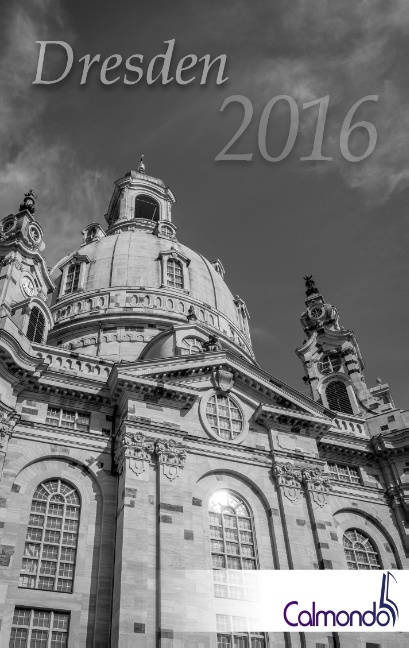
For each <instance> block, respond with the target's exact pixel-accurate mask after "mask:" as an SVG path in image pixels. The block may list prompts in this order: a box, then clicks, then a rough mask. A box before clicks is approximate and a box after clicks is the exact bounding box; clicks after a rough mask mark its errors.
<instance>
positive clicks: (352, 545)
mask: <svg viewBox="0 0 409 648" xmlns="http://www.w3.org/2000/svg"><path fill="white" fill-rule="evenodd" d="M344 551H345V556H346V559H347V562H348V569H381V562H380V559H379V554H378V552H377V551H376V549H375V547H374V546H373V544H372V542H371V541H370V540H369V538H368V536H367V535H365V534H364V533H362V531H358V530H357V529H348V531H346V532H345V533H344Z"/></svg>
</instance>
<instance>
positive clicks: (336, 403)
mask: <svg viewBox="0 0 409 648" xmlns="http://www.w3.org/2000/svg"><path fill="white" fill-rule="evenodd" d="M325 394H326V396H327V401H328V407H329V408H330V409H332V410H334V411H335V412H344V414H353V413H354V412H353V410H352V406H351V401H350V400H349V395H348V390H347V388H346V385H345V383H343V382H341V381H340V380H334V381H333V382H330V384H329V385H328V387H327V389H326V390H325Z"/></svg>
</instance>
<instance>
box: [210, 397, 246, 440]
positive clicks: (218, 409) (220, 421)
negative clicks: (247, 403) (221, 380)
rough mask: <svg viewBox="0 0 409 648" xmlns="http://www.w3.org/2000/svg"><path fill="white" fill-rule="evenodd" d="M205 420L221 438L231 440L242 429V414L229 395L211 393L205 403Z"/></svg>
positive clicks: (238, 434)
mask: <svg viewBox="0 0 409 648" xmlns="http://www.w3.org/2000/svg"><path fill="white" fill-rule="evenodd" d="M206 417H207V421H208V423H209V425H210V427H211V429H212V430H213V432H214V433H215V434H217V436H218V437H220V438H221V439H224V440H226V441H231V440H232V439H236V438H237V437H238V436H240V434H241V433H242V431H243V414H242V413H241V410H240V409H239V406H238V405H237V404H236V403H235V402H234V401H233V399H232V398H230V396H221V395H220V394H213V396H211V397H210V398H209V400H208V401H207V405H206Z"/></svg>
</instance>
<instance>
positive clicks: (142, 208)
mask: <svg viewBox="0 0 409 648" xmlns="http://www.w3.org/2000/svg"><path fill="white" fill-rule="evenodd" d="M135 218H143V219H144V220H151V221H155V223H157V222H158V220H159V203H158V202H157V200H155V199H154V198H152V197H151V196H145V195H144V194H141V195H140V196H137V197H136V199H135Z"/></svg>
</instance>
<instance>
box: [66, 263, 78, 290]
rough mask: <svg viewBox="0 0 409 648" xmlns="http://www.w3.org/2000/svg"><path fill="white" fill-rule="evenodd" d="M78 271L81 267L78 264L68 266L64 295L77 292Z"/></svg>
mask: <svg viewBox="0 0 409 648" xmlns="http://www.w3.org/2000/svg"><path fill="white" fill-rule="evenodd" d="M80 271H81V265H80V264H79V263H75V264H73V265H70V267H69V269H68V274H67V280H66V282H65V294H67V293H72V292H75V291H76V290H78V285H79V281H80Z"/></svg>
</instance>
